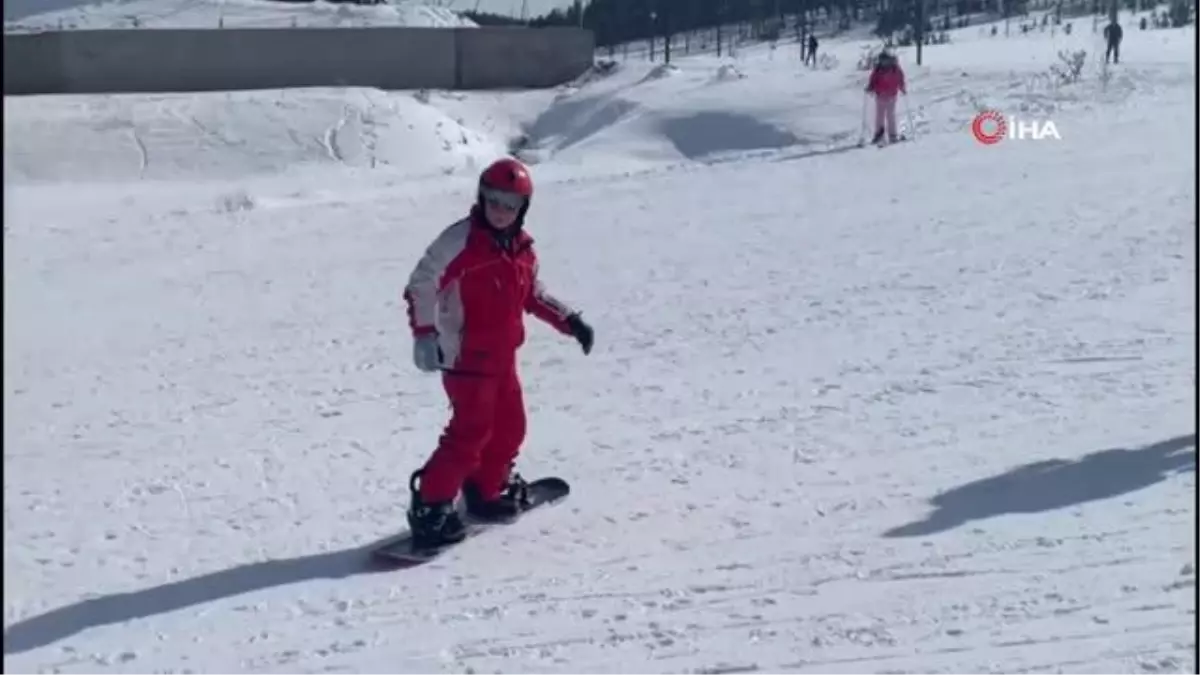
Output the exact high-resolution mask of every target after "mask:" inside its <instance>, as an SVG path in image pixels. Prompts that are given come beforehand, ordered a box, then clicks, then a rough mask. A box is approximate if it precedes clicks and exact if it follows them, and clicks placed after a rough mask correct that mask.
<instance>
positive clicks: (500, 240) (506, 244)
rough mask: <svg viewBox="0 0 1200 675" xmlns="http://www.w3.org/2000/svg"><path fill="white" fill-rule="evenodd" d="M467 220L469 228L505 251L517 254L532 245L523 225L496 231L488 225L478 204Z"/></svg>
mask: <svg viewBox="0 0 1200 675" xmlns="http://www.w3.org/2000/svg"><path fill="white" fill-rule="evenodd" d="M467 218H468V219H469V220H470V221H471V227H473V228H475V229H477V230H479V231H481V232H482V233H484V234H486V235H487V237H488V239H489V240H491V241H493V242H495V243H496V245H497V246H499V247H500V248H501V249H503V250H505V251H509V252H512V253H517V252H519V251H522V250H524V249H527V248H529V247H530V246H532V245H533V237H532V236H530V234H529V233H528V232H526V231H525V228H524V226H523V224H521V223H518V224H516V225H513V226H512V227H510V228H508V229H506V230H497V229H496V228H494V227H492V226H491V225H489V224H488V222H487V218H486V217H485V216H484V215H483V209H482V208H481V207H480V206H479V205H478V204H476V205H474V206H472V207H471V213H470V214H469V215H468V216H467Z"/></svg>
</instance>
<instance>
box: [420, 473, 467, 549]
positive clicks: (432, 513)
mask: <svg viewBox="0 0 1200 675" xmlns="http://www.w3.org/2000/svg"><path fill="white" fill-rule="evenodd" d="M422 471H423V469H417V470H416V471H414V472H413V474H412V476H410V477H409V479H408V490H409V492H411V493H412V501H411V503H410V505H409V507H408V513H407V516H408V529H409V530H411V531H412V545H413V548H416V549H421V548H438V547H441V546H446V545H448V544H457V543H458V542H460V541H462V540H463V539H466V538H467V526H466V525H465V524H464V523H463V521H462V518H461V517H460V516H459V515H458V510H457V509H456V508H455V507H454V500H453V499H451V500H449V501H445V502H436V503H431V504H426V503H425V502H423V501H422V500H421V493H420V491H419V490H418V489H417V478H418V477H419V476H420V475H421V472H422Z"/></svg>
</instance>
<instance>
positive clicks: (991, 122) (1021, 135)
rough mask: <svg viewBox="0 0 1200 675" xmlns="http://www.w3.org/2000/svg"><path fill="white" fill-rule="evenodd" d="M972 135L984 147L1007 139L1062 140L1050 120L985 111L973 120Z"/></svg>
mask: <svg viewBox="0 0 1200 675" xmlns="http://www.w3.org/2000/svg"><path fill="white" fill-rule="evenodd" d="M971 135H973V136H974V137H975V140H977V141H979V142H980V143H982V144H983V145H995V144H997V143H999V142H1000V141H1002V140H1004V139H1006V138H1007V139H1010V140H1018V141H1024V140H1032V141H1041V140H1045V139H1047V138H1052V139H1054V140H1056V141H1061V140H1062V136H1061V135H1059V133H1058V127H1056V126H1054V122H1052V121H1050V120H1027V119H1022V118H1016V117H1005V116H1004V115H1002V114H1000V113H999V112H996V111H995V110H985V111H983V112H981V113H979V114H978V115H976V116H975V119H973V120H971Z"/></svg>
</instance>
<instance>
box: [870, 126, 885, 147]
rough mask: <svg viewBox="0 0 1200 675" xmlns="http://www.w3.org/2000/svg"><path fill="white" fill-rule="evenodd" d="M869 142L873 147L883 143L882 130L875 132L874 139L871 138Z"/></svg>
mask: <svg viewBox="0 0 1200 675" xmlns="http://www.w3.org/2000/svg"><path fill="white" fill-rule="evenodd" d="M871 142H872V143H874V144H875V145H879V144H880V143H882V142H883V129H880V130H878V131H876V132H875V138H872V139H871Z"/></svg>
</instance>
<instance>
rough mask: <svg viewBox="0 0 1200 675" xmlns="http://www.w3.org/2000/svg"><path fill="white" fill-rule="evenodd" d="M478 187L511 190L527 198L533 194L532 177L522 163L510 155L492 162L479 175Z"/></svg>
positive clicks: (503, 190)
mask: <svg viewBox="0 0 1200 675" xmlns="http://www.w3.org/2000/svg"><path fill="white" fill-rule="evenodd" d="M479 187H480V188H481V189H482V188H489V189H492V190H500V191H502V192H512V193H515V194H519V195H521V196H522V197H524V198H525V199H526V200H528V199H529V198H530V197H532V196H533V178H531V177H530V176H529V169H527V168H526V167H525V165H524V164H522V163H520V162H518V161H517V160H515V159H512V158H511V157H506V158H504V159H500V160H497V161H495V162H492V164H491V166H489V167H488V168H486V169H484V170H483V173H481V174H480V175H479Z"/></svg>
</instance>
